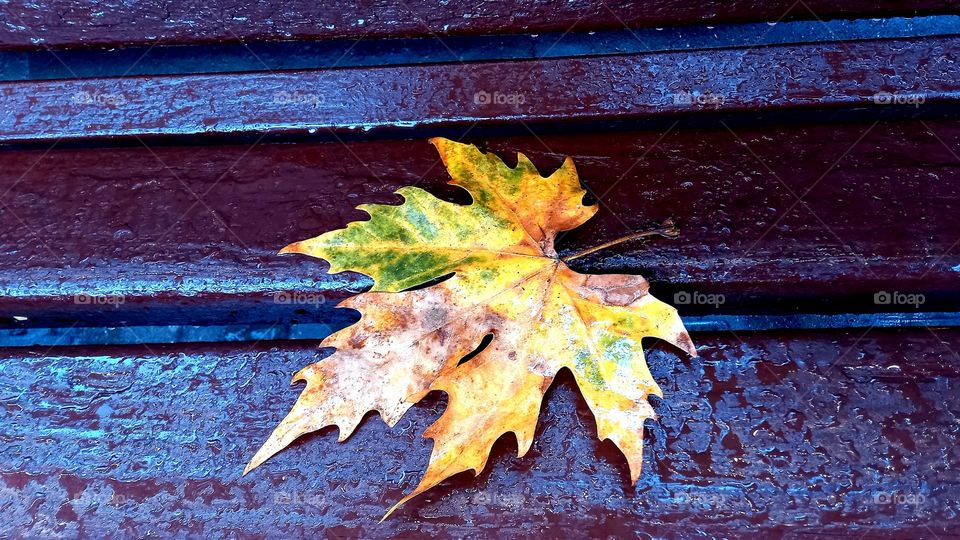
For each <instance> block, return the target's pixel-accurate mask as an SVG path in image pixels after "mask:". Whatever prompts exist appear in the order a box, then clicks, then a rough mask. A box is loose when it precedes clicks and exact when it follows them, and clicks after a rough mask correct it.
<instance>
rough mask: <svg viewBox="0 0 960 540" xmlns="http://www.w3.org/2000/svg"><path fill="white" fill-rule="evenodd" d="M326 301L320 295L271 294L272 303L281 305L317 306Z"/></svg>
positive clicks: (287, 292) (301, 293)
mask: <svg viewBox="0 0 960 540" xmlns="http://www.w3.org/2000/svg"><path fill="white" fill-rule="evenodd" d="M326 301H327V299H326V298H325V297H324V296H323V295H322V294H320V293H303V292H296V291H295V292H289V291H280V292H276V293H273V303H274V304H281V305H288V304H290V305H305V306H319V305H321V304H324V303H326Z"/></svg>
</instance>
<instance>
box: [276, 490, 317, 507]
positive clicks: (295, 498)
mask: <svg viewBox="0 0 960 540" xmlns="http://www.w3.org/2000/svg"><path fill="white" fill-rule="evenodd" d="M273 504H279V505H288V504H299V505H301V506H323V504H324V497H323V495H321V494H319V493H298V492H296V491H292V492H291V491H278V492H276V493H274V494H273Z"/></svg>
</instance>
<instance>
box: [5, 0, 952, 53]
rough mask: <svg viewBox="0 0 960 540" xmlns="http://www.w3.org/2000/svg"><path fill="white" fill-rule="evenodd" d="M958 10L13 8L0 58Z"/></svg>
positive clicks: (739, 6)
mask: <svg viewBox="0 0 960 540" xmlns="http://www.w3.org/2000/svg"><path fill="white" fill-rule="evenodd" d="M956 7H957V3H956V2H955V1H953V0H946V1H931V0H922V1H916V2H911V3H910V4H909V5H904V4H902V3H900V2H893V1H881V2H868V1H864V0H855V1H847V2H838V1H836V0H808V1H806V2H803V3H799V4H798V3H796V2H790V1H788V0H774V1H768V2H764V1H759V0H736V1H733V2H716V1H711V2H700V3H690V2H680V1H677V0H645V1H626V2H611V3H601V2H587V1H583V0H575V1H571V2H544V1H537V2H521V1H518V0H496V1H492V2H491V1H486V2H477V1H471V2H458V3H442V2H438V3H428V2H402V1H401V2H393V1H385V0H373V1H370V0H365V1H361V2H351V3H349V4H346V5H345V4H343V3H340V2H331V1H329V0H327V1H322V2H305V1H303V0H283V1H280V2H265V1H262V0H253V1H245V2H231V3H217V4H201V3H197V2H188V1H183V0H175V1H169V2H161V1H158V0H150V1H146V2H143V1H133V0H114V1H111V2H107V3H103V2H96V1H94V0H81V1H71V2H67V1H64V0H56V1H53V2H47V3H44V4H43V5H40V4H36V3H31V2H28V1H26V0H8V1H7V2H5V3H4V4H3V6H2V9H3V14H4V24H3V25H0V48H36V47H41V46H48V47H77V46H104V45H114V46H116V45H134V44H150V43H164V44H183V43H203V42H238V41H247V40H289V39H338V38H364V39H370V38H384V37H404V36H431V35H440V36H449V35H460V34H499V33H503V34H507V33H524V32H533V33H536V32H549V31H559V32H563V31H567V30H571V29H576V30H578V31H586V30H599V29H608V28H617V29H619V28H623V27H624V26H627V27H642V26H671V25H686V24H715V23H724V22H746V21H761V22H766V21H776V20H792V19H806V20H817V19H827V18H831V17H854V16H857V17H871V16H873V17H878V16H893V15H907V16H910V15H920V14H929V13H944V12H950V11H951V10H954V9H956Z"/></svg>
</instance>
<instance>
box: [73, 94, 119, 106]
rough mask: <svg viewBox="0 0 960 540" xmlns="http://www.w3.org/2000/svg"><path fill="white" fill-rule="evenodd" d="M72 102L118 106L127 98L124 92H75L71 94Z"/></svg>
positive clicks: (76, 103)
mask: <svg viewBox="0 0 960 540" xmlns="http://www.w3.org/2000/svg"><path fill="white" fill-rule="evenodd" d="M70 102H71V103H73V104H75V105H99V106H101V107H116V106H117V105H123V104H124V103H126V102H127V99H126V98H125V97H123V95H122V94H112V93H107V92H86V91H84V92H74V94H73V95H71V96H70Z"/></svg>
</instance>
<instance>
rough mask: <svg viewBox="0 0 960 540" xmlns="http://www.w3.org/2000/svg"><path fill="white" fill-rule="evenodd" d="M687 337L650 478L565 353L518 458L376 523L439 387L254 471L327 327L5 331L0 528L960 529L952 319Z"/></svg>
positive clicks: (361, 532)
mask: <svg viewBox="0 0 960 540" xmlns="http://www.w3.org/2000/svg"><path fill="white" fill-rule="evenodd" d="M693 337H694V340H695V341H696V342H697V344H698V346H699V348H698V351H699V354H700V355H701V357H700V358H694V359H689V358H685V357H683V355H682V354H678V351H676V350H673V349H672V348H670V347H669V346H666V345H664V344H655V345H654V344H652V351H651V354H650V358H649V360H650V364H651V367H652V372H653V374H654V376H655V378H656V379H657V380H658V381H659V382H660V384H661V386H662V387H663V389H664V392H665V399H664V400H663V401H662V402H660V403H658V404H657V406H656V410H657V412H658V414H659V415H660V418H659V419H658V420H656V421H652V422H648V428H649V429H648V434H647V436H646V443H647V451H646V456H645V459H644V463H645V467H646V468H645V470H644V472H643V474H642V476H641V478H640V481H639V482H638V484H637V486H636V487H631V486H630V485H629V477H628V471H627V466H626V462H625V461H624V459H623V457H622V456H621V455H620V454H619V452H618V451H617V449H616V448H615V447H614V446H613V445H612V444H610V443H609V442H606V443H601V442H600V441H597V440H596V439H595V429H596V427H595V424H594V421H593V419H592V417H591V415H590V413H589V411H588V410H587V408H586V405H585V403H584V402H583V400H582V398H581V397H580V395H579V393H578V391H577V390H576V388H575V386H574V384H573V382H572V378H571V377H569V376H568V375H567V376H563V377H561V378H560V380H559V381H558V382H557V383H555V385H554V387H553V388H552V389H551V390H550V391H549V392H548V394H547V398H546V401H545V405H544V408H543V412H542V414H541V419H540V422H539V424H538V428H537V433H536V440H535V442H534V445H533V448H532V450H531V451H530V453H529V454H528V455H527V456H526V457H524V458H522V459H518V458H516V457H515V456H516V454H515V451H516V450H515V445H516V443H515V441H513V440H512V439H511V438H509V437H504V438H503V439H501V440H500V441H498V442H497V444H495V445H494V451H493V457H492V459H491V460H490V462H489V464H488V468H487V471H486V472H484V473H483V474H481V475H480V477H479V478H478V479H473V478H472V477H471V476H470V475H469V474H464V475H460V476H457V477H455V478H454V479H452V480H450V481H448V482H446V483H445V484H443V485H442V486H441V487H439V488H437V489H435V490H434V491H432V492H429V493H428V494H426V495H425V496H423V497H422V498H420V499H419V500H414V501H412V502H411V503H410V504H409V505H408V506H406V507H404V508H403V509H402V510H401V511H399V512H398V513H397V514H395V515H394V516H393V517H391V518H390V519H389V520H388V521H387V522H386V523H384V524H378V523H377V520H378V519H379V518H380V516H381V515H382V513H383V512H384V511H385V509H386V508H388V507H389V506H390V505H391V504H392V503H393V502H394V501H396V500H397V499H398V498H399V497H400V496H401V495H402V494H403V493H404V492H406V491H408V490H410V489H412V488H413V486H415V485H416V482H417V481H418V479H419V476H420V474H421V472H422V470H423V468H424V466H425V464H426V461H427V457H428V455H429V451H430V442H429V441H428V440H425V439H421V438H420V433H421V432H422V431H423V429H424V428H426V427H427V426H428V425H429V424H430V423H431V422H433V421H434V420H435V419H436V418H437V417H438V416H439V414H440V413H441V411H442V408H443V403H444V399H445V397H444V396H443V394H436V395H431V396H429V397H428V398H427V399H426V400H425V401H424V402H423V403H422V404H421V405H418V406H416V407H414V408H413V409H411V410H410V412H408V413H407V416H406V417H404V419H403V420H401V421H400V423H399V424H398V425H397V427H396V428H395V429H393V430H391V429H389V428H387V427H386V426H385V424H383V422H382V421H380V419H379V418H377V417H375V416H372V415H371V416H370V417H369V418H367V419H366V420H365V421H364V422H363V423H362V424H361V426H360V428H359V429H358V431H357V432H356V433H355V434H354V435H353V436H352V437H351V438H350V439H348V441H346V442H345V443H342V444H338V443H337V442H336V433H335V429H334V428H328V429H326V430H324V431H322V432H320V433H319V434H316V435H311V436H307V437H305V438H303V439H301V441H300V442H298V443H295V444H294V445H293V446H292V447H291V448H290V449H288V450H286V451H284V452H282V453H280V454H279V455H278V456H276V457H275V458H274V459H272V460H271V461H269V462H267V463H266V464H265V465H264V466H262V467H261V468H259V469H257V470H256V471H254V472H253V473H251V474H249V475H247V476H246V477H241V476H240V473H241V470H242V468H243V464H244V463H246V461H247V460H248V459H249V458H250V457H251V456H252V455H253V452H254V451H255V450H256V448H257V446H258V445H259V444H260V443H261V442H262V441H263V440H264V439H265V438H266V436H267V435H268V434H269V432H270V431H271V430H272V429H273V427H274V425H275V424H276V422H277V421H279V420H280V418H282V416H283V415H284V414H285V413H286V412H287V410H288V408H289V407H290V406H291V405H292V403H293V400H294V399H295V397H296V395H297V393H298V391H299V388H290V387H288V386H287V383H288V381H289V378H290V374H291V373H293V372H294V371H296V370H298V369H300V368H301V367H303V366H304V365H306V364H308V363H310V362H312V361H315V360H316V359H317V358H319V353H318V351H317V350H316V349H315V347H314V345H313V344H299V345H291V344H289V343H287V344H284V343H257V344H246V345H242V346H236V345H234V346H223V345H220V346H217V345H192V346H183V345H179V346H165V347H162V348H158V347H149V348H148V347H142V346H140V347H126V348H120V347H114V348H97V349H75V348H66V349H63V348H61V349H55V350H44V349H18V350H9V349H8V350H4V351H2V352H0V355H2V356H0V365H2V369H0V396H2V406H3V408H4V415H5V428H4V430H3V434H2V436H0V456H2V462H0V488H2V489H0V512H2V514H3V515H4V516H5V517H4V519H3V520H2V522H0V534H3V535H5V536H6V535H12V536H33V537H46V538H49V537H57V536H63V537H75V536H78V535H83V536H93V537H103V536H114V535H117V534H118V533H119V534H120V535H123V536H128V537H129V536H135V537H148V536H157V537H169V536H172V535H173V536H183V535H198V536H203V537H208V538H209V537H224V536H229V537H233V536H264V535H266V536H290V535H314V536H320V537H326V538H352V537H369V536H377V537H410V536H411V535H430V536H436V537H439V538H451V537H464V536H466V537H488V536H497V537H500V538H504V537H507V538H515V537H516V538H519V537H530V536H531V535H532V536H538V537H548V538H570V537H577V538H579V537H586V536H601V537H611V536H613V537H628V536H629V537H650V536H657V537H684V538H689V537H714V538H719V537H729V536H741V535H746V534H751V535H758V534H760V535H763V536H764V537H770V538H778V537H789V538H798V537H808V536H809V537H818V538H824V537H832V536H851V537H858V538H894V537H898V538H904V537H911V538H938V537H939V538H951V537H956V536H957V535H960V529H958V523H960V503H958V500H957V498H956V497H955V494H956V493H957V489H958V488H960V478H958V476H957V473H956V471H957V468H958V467H960V452H958V449H957V444H956V442H957V438H958V434H960V432H958V429H960V428H958V424H957V418H958V415H960V358H958V357H957V354H956V352H955V351H956V350H957V347H958V346H960V333H958V332H957V331H956V330H946V329H932V330H928V329H916V330H909V331H907V330H901V331H882V330H871V331H867V332H864V331H863V330H856V331H852V330H851V331H838V332H804V333H778V334H763V333H757V334H742V335H736V334H732V333H716V334H695V335H694V336H693Z"/></svg>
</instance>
